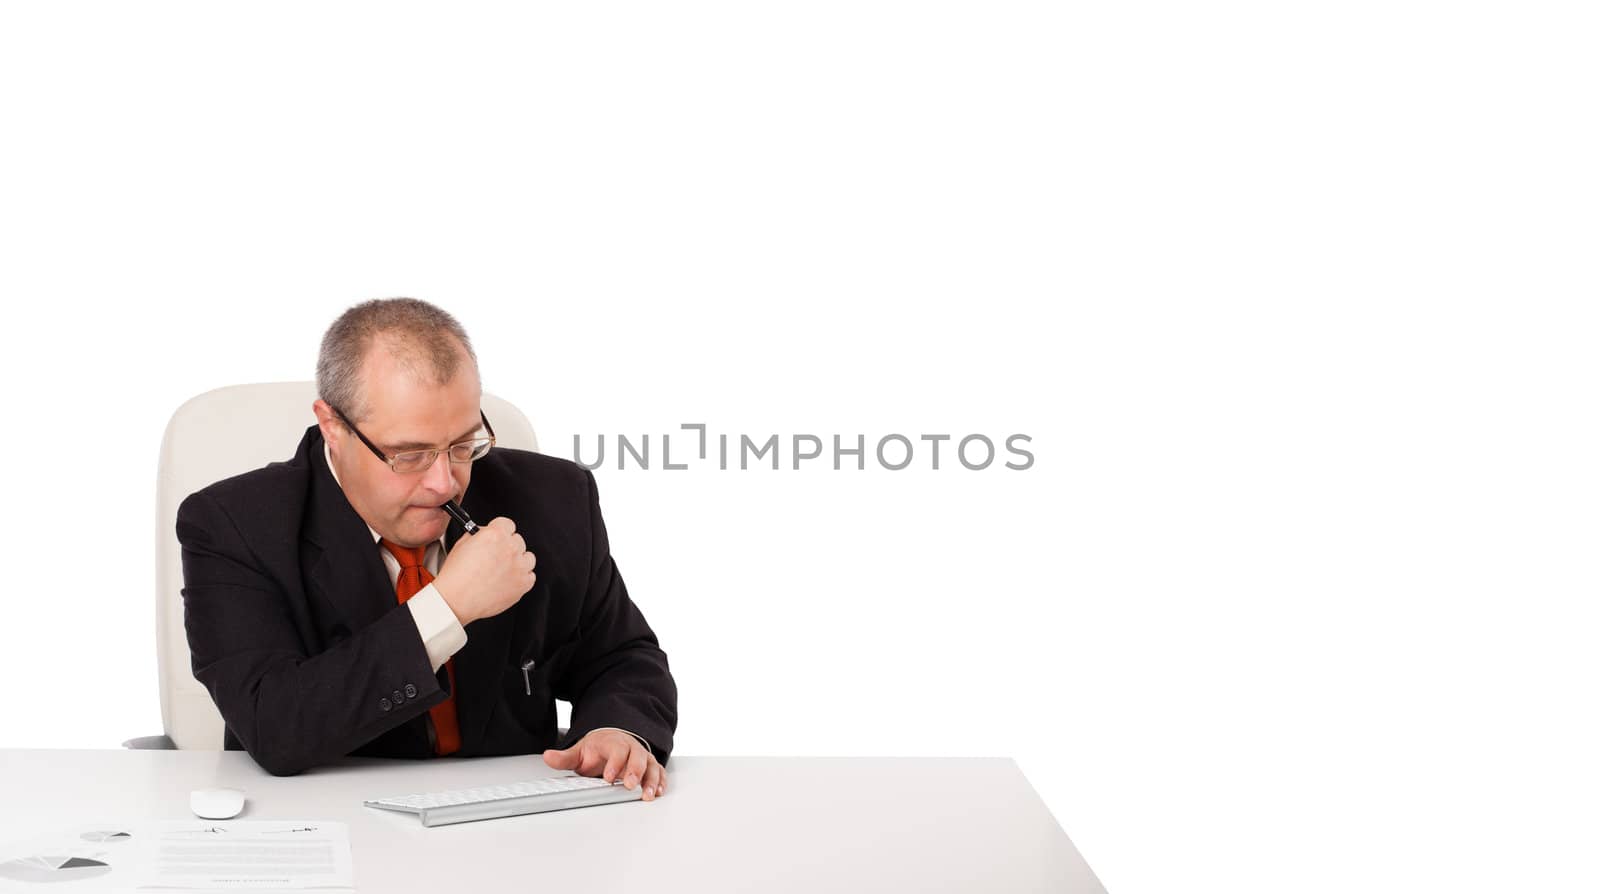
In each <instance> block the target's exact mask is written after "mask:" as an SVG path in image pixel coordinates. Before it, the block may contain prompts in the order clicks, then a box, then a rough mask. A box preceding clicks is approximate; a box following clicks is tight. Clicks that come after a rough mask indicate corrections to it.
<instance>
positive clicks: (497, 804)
mask: <svg viewBox="0 0 1600 894" xmlns="http://www.w3.org/2000/svg"><path fill="white" fill-rule="evenodd" d="M642 797H644V786H643V785H638V786H635V787H634V788H633V790H632V791H629V790H628V789H627V788H626V787H625V786H623V784H622V780H620V779H619V780H617V781H616V782H606V781H605V780H604V779H597V778H595V777H592V776H575V775H569V776H549V777H545V778H543V779H531V780H528V781H527V782H509V783H506V784H505V785H489V786H484V787H482V788H464V789H457V790H455V791H448V792H430V793H428V794H422V795H400V796H398V797H394V798H377V799H375V800H372V801H364V802H362V803H364V804H365V805H366V806H368V807H376V808H379V809H380V810H399V811H402V812H404V813H415V814H417V815H418V816H419V817H421V818H422V824H423V825H424V826H445V825H449V824H450V823H465V822H471V821H472V820H484V819H496V818H498V817H502V816H521V815H522V814H525V813H544V812H545V811H548V810H567V809H569V808H573V807H593V806H595V805H597V804H616V803H619V802H621V801H637V800H639V799H640V798H642Z"/></svg>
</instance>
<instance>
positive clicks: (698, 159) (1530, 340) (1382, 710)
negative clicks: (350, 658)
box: [0, 2, 1600, 892]
mask: <svg viewBox="0 0 1600 894" xmlns="http://www.w3.org/2000/svg"><path fill="white" fill-rule="evenodd" d="M1582 7H1583V5H1582V4H1568V5H1560V4H1538V3H1518V4H1510V3H1499V4H1495V3H1480V4H1444V3H1436V4H1423V3H1404V2H1402V3H1395V2H1385V3H1341V4H1317V5H1313V4H1272V3H1254V4H1251V3H1218V4H1180V3H1167V4H1153V3H1119V4H1091V5H1082V6H1067V5H1027V4H1006V3H988V4H977V3H971V4H953V3H927V4H906V5H891V4H882V3H807V4H792V5H789V6H786V7H775V6H752V5H747V4H737V3H727V4H720V5H717V4H659V5H640V6H619V5H610V4H584V5H582V7H581V9H580V10H573V9H565V10H542V11H539V12H536V13H535V12H529V11H519V10H510V9H489V8H483V7H474V8H465V9H464V8H461V7H459V6H450V7H446V6H444V5H420V4H396V3H386V4H382V5H371V6H348V5H341V6H338V7H332V5H324V4H303V5H302V4H277V5H274V6H273V7H271V8H270V9H269V8H266V7H259V8H253V9H245V8H241V7H235V6H224V5H220V4H216V5H213V4H195V5H176V4H116V5H105V6H87V5H79V4H51V5H48V6H46V5H43V4H41V5H40V7H39V8H37V9H33V10H27V9H17V8H14V7H12V8H8V9H7V11H6V12H5V13H4V14H0V77H3V91H0V128H3V131H0V136H3V139H0V252H3V256H0V296H3V297H4V299H5V308H6V327H5V332H6V340H5V347H6V350H5V351H4V354H3V357H0V365H3V372H4V375H5V381H6V382H7V391H6V395H7V404H8V405H7V406H6V408H5V414H4V415H5V434H6V438H5V443H6V445H7V458H6V464H5V467H4V468H5V471H4V476H3V480H4V485H5V487H4V490H3V492H4V494H5V496H6V497H8V498H9V503H10V506H11V510H12V511H11V512H10V513H9V514H8V515H7V520H6V522H5V526H4V529H3V533H4V535H5V538H6V543H8V544H9V545H10V549H9V550H8V554H9V556H10V557H11V561H10V568H9V574H8V579H7V586H6V596H5V597H4V600H5V601H4V610H5V621H4V628H3V630H4V638H5V642H4V646H5V649H6V657H7V663H8V665H9V667H8V673H7V674H6V678H7V680H8V681H9V685H8V686H7V687H6V692H5V696H4V702H5V705H4V708H3V710H0V718H3V719H0V724H3V726H0V746H8V747H14V746H50V747H94V748H103V747H114V746H115V745H116V744H117V743H118V742H119V741H120V740H122V739H123V738H126V737H129V736H134V735H141V734H150V733H155V732H158V731H159V725H160V720H159V713H158V703H157V695H156V685H155V655H154V650H153V626H154V624H153V610H152V605H153V599H152V593H151V581H152V580H153V577H154V569H153V562H152V549H151V546H152V543H153V542H154V536H155V528H154V525H155V524H156V519H154V518H153V515H154V513H153V494H154V469H155V460H156V455H157V449H158V446H159V442H160V438H161V433H162V430H163V427H164V425H165V423H166V420H167V418H168V416H169V415H170V414H171V412H172V411H173V410H174V409H175V408H176V407H177V406H178V405H179V404H180V403H181V402H182V401H184V400H185V399H187V398H188V397H190V396H192V395H194V394H197V393H199V392H202V391H205V390H208V389H211V388H214V387H218V386H222V385H226V384H232V383H237V382H250V381H274V380H286V379H306V378H310V376H311V373H312V369H313V362H314V357H315V351H316V346H317V340H318V338H319V336H320V334H321V331H322V329H323V328H324V327H325V326H326V325H327V324H328V323H329V322H330V321H331V320H332V319H333V317H334V316H336V315H337V314H338V313H339V312H340V311H341V310H342V309H343V308H344V307H346V306H348V305H349V304H352V303H355V302H356V301H358V300H361V299H364V298H369V297H378V296H391V295H412V296H417V297H422V298H426V299H429V300H432V301H434V302H436V303H439V304H440V305H442V306H444V307H446V308H447V309H449V310H451V311H452V312H454V313H455V314H456V315H457V316H458V317H459V318H460V319H461V320H462V322H463V323H464V324H465V325H466V326H467V328H468V329H469V331H470V332H471V333H472V335H473V337H474V339H475V341H476V345H477V349H478V353H479V355H480V357H481V358H482V369H483V380H484V384H485V387H486V388H487V389H488V390H490V391H493V392H495V393H497V394H500V395H502V396H504V397H507V398H509V399H511V400H513V401H514V402H516V403H518V404H519V405H520V406H522V407H523V408H525V409H526V411H527V412H528V414H529V416H530V417H531V418H532V419H533V421H534V423H535V425H536V427H537V428H538V430H539V431H540V433H541V436H542V437H543V438H544V439H545V445H546V450H547V452H551V453H556V454H558V455H563V456H569V457H570V456H571V442H572V438H573V436H574V435H575V434H577V435H582V436H583V437H585V438H586V439H590V440H589V441H588V443H591V444H592V439H593V437H594V436H596V435H598V434H600V433H605V434H607V435H608V436H610V437H614V436H615V434H616V433H619V432H622V433H628V434H630V435H637V434H642V433H655V436H656V437H657V438H658V437H659V435H660V433H663V432H667V431H673V430H676V428H677V426H678V425H679V424H680V423H685V422H704V423H707V424H708V425H710V426H711V427H712V430H713V431H714V432H715V431H721V432H734V433H749V434H752V435H754V436H758V437H760V438H765V436H767V435H769V434H773V433H778V434H781V435H785V436H787V435H788V434H790V433H794V432H807V433H816V434H820V435H822V436H824V437H827V436H830V435H832V434H841V435H844V436H847V437H849V438H853V436H854V435H856V434H864V435H867V436H868V438H869V439H872V438H876V437H879V436H881V435H884V434H889V433H904V434H907V435H909V436H911V437H913V438H915V437H916V436H917V435H919V434H922V433H949V434H953V435H956V436H957V437H960V436H962V435H966V434H973V433H980V434H986V435H989V436H990V437H994V438H996V439H1001V438H1004V437H1005V436H1007V435H1009V434H1013V433H1019V432H1020V433H1026V434H1028V435H1030V436H1032V438H1033V442H1032V444H1031V449H1032V450H1033V452H1034V454H1035V456H1036V463H1035V465H1034V467H1033V468H1032V469H1030V470H1027V471H1025V472H1015V471H1010V470H1005V469H1002V468H999V467H998V464H997V466H996V467H995V468H991V469H988V470H985V471H982V472H969V471H966V470H965V469H962V468H960V467H959V466H958V465H956V464H954V463H951V462H949V461H948V458H947V459H946V461H945V462H944V463H942V465H943V468H941V470H940V471H937V472H934V471H931V470H929V469H928V468H927V465H926V464H925V463H923V462H918V463H914V464H913V468H912V469H908V470H906V471H903V472H888V471H884V470H882V469H876V468H874V469H869V470H868V471H866V472H856V471H841V472H834V471H832V469H831V465H830V464H828V463H826V462H819V463H815V464H813V465H814V466H815V467H816V468H812V469H805V470H802V471H799V472H794V471H783V472H772V471H770V470H767V471H749V472H737V471H731V470H730V471H726V472H721V471H716V470H715V469H707V468H704V467H701V468H696V469H694V470H691V471H687V472H663V471H659V470H651V471H649V472H640V471H637V470H631V469H630V470H627V471H617V470H616V469H615V468H614V466H613V467H611V468H608V469H603V470H601V471H599V472H598V473H597V474H598V476H599V480H600V484H601V494H602V500H603V502H602V505H603V507H604V509H605V511H606V515H607V519H608V521H609V524H610V529H611V534H612V538H613V544H614V547H615V550H616V555H617V557H618V560H619V563H620V568H621V569H622V570H623V572H624V574H625V575H626V578H627V581H628V583H629V585H630V590H631V592H632V594H633V596H634V598H635V599H636V601H637V602H638V603H639V604H640V605H641V606H642V608H643V609H644V611H645V612H646V613H647V615H648V617H649V619H650V621H651V622H652V624H653V625H654V626H655V628H656V630H657V632H658V633H659V635H660V637H661V640H662V642H663V644H664V646H665V647H666V649H667V650H668V653H669V655H670V658H671V662H672V667H673V670H674V673H675V675H676V677H677V681H678V685H679V687H680V689H681V692H682V703H681V710H682V723H681V727H680V730H679V736H678V752H679V753H682V754H758V753H760V754H889V755H901V754H930V755H1009V756H1013V757H1015V758H1016V759H1017V760H1018V761H1019V763H1020V765H1021V766H1022V768H1023V770H1024V771H1025V772H1026V774H1027V776H1028V778H1029V779H1030V780H1031V781H1032V783H1033V784H1034V785H1035V786H1036V787H1037V789H1038V791H1039V793H1040V795H1041V796H1042V797H1043V798H1044V800H1045V801H1046V803H1047V804H1048V805H1049V806H1050V808H1051V810H1052V812H1053V813H1054V814H1055V816H1056V817H1057V819H1058V820H1059V821H1060V823H1061V825H1062V826H1063V828H1064V829H1065V830H1066V831H1067V833H1068V834H1069V835H1070V836H1071V838H1072V840H1073V841H1074V842H1075V843H1076V844H1077V845H1078V847H1079V848H1080V850H1081V851H1082V852H1083V853H1084V855H1085V856H1086V858H1087V859H1088V860H1089V862H1090V864H1091V865H1092V866H1093V867H1094V868H1095V870H1096V871H1097V872H1098V873H1099V874H1100V876H1101V877H1102V879H1103V880H1104V881H1105V883H1106V884H1107V886H1108V887H1109V888H1110V889H1111V890H1113V891H1116V892H1145V891H1149V892H1165V891H1183V890H1224V889H1226V890H1230V891H1272V892H1280V891H1344V890H1356V889H1359V890H1377V891H1414V890H1452V891H1461V890H1483V891H1503V890H1529V891H1579V890H1590V891H1592V890H1594V889H1595V888H1596V885H1597V884H1600V872H1597V870H1596V868H1595V866H1594V862H1593V859H1592V856H1593V854H1594V852H1595V841H1596V833H1597V831H1600V828H1597V826H1600V823H1597V820H1596V817H1597V816H1600V810H1597V807H1596V804H1597V796H1600V791H1597V790H1600V784H1597V783H1600V778H1597V777H1600V773H1597V770H1596V762H1595V755H1596V753H1597V747H1600V736H1597V731H1596V720H1595V704H1596V700H1595V695H1594V693H1595V686H1594V681H1595V679H1596V671H1597V669H1600V668H1597V667H1596V665H1597V660H1596V650H1595V647H1594V640H1595V632H1596V625H1595V622H1596V612H1595V610H1594V608H1593V603H1594V599H1595V596H1596V562H1595V558H1596V551H1595V544H1596V542H1597V541H1596V538H1597V535H1600V499H1597V498H1600V493H1597V491H1600V475H1597V472H1596V468H1597V466H1596V457H1597V456H1600V453H1597V447H1600V443H1597V441H1600V424H1597V421H1596V420H1597V414H1596V410H1595V403H1596V388H1595V385H1596V382H1597V381H1600V380H1597V373H1600V370H1597V365H1600V364H1597V360H1596V351H1595V345H1596V343H1597V336H1600V332H1597V327H1596V325H1595V314H1594V304H1595V300H1596V285H1597V276H1596V253H1595V248H1596V244H1597V241H1596V240H1597V236H1600V233H1597V229H1600V227H1597V225H1596V220H1597V210H1596V209H1597V207H1600V202H1597V200H1600V195H1597V193H1600V190H1597V188H1596V187H1597V174H1596V170H1597V164H1596V159H1597V158H1600V145H1597V142H1600V140H1597V131H1596V114H1595V111H1596V95H1595V93H1596V91H1595V87H1596V84H1597V83H1600V72H1597V70H1596V69H1597V67H1600V66H1597V64H1596V54H1595V52H1594V46H1595V40H1596V37H1597V34H1596V29H1595V27H1594V26H1595V22H1594V21H1593V20H1592V19H1590V18H1588V17H1587V16H1586V15H1584V14H1583V13H1584V12H1585V11H1584V10H1583V9H1582ZM307 423H308V424H309V423H310V414H309V409H308V412H307ZM295 440H296V438H295V436H294V435H293V434H291V435H289V436H287V437H286V438H285V440H284V445H283V447H284V458H287V457H288V456H289V454H290V453H291V452H292V450H293V447H294V444H295ZM652 440H655V438H652ZM161 521H162V523H163V524H170V520H165V519H163V520H161ZM938 782H939V780H937V779H929V780H928V784H929V785H937V784H938ZM752 790H753V791H754V792H760V787H759V780H754V781H752ZM763 796H767V797H774V798H781V797H783V793H782V792H770V793H763Z"/></svg>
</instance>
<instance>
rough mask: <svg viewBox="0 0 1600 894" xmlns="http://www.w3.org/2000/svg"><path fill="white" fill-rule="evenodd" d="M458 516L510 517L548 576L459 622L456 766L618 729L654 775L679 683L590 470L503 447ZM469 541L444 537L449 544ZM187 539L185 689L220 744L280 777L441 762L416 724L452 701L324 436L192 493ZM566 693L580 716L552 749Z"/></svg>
mask: <svg viewBox="0 0 1600 894" xmlns="http://www.w3.org/2000/svg"><path fill="white" fill-rule="evenodd" d="M462 508H463V509H465V510H466V511H467V513H468V514H469V515H471V516H472V517H473V518H474V519H475V520H476V521H477V522H478V523H479V524H487V523H488V522H489V520H490V519H493V518H495V517H496V516H501V515H503V516H506V517H508V518H510V519H511V520H512V521H514V522H516V525H517V533H519V534H521V535H522V536H523V538H524V539H525V540H526V541H527V544H528V549H530V550H532V551H533V553H534V554H535V555H536V556H538V559H539V566H538V568H537V572H538V574H537V578H536V580H535V582H534V585H533V589H531V590H529V591H528V592H527V593H526V594H524V595H523V597H522V599H521V600H520V601H519V602H517V604H516V605H514V606H512V607H511V608H510V609H507V610H506V611H505V612H502V613H501V614H499V615H496V616H495V617H492V618H484V619H482V620H478V621H474V622H473V623H471V624H469V625H467V628H466V630H467V644H466V646H464V647H463V648H462V649H461V651H459V652H457V653H456V654H455V657H454V661H455V672H456V685H457V687H458V688H459V690H460V691H459V692H458V693H457V696H456V711H457V717H458V721H459V723H460V728H461V750H460V752H459V754H460V755H461V756H473V755H492V754H529V753H533V752H539V751H543V750H545V749H547V748H565V747H568V746H569V745H571V744H572V743H573V742H576V741H577V740H578V739H579V738H581V737H582V736H583V735H584V734H585V733H587V732H589V731H590V730H593V729H596V728H599V727H606V726H615V727H620V728H622V729H625V730H629V731H631V732H635V733H638V734H639V735H640V736H643V737H644V738H645V739H646V740H647V741H649V743H650V746H651V748H652V749H654V752H655V755H656V757H657V758H658V759H660V760H661V762H662V763H663V764H665V763H666V762H667V759H668V757H669V756H670V754H671V750H672V735H673V732H674V730H676V729H677V722H678V708H677V702H678V693H677V686H676V684H675V683H674V682H673V679H672V674H671V671H670V670H669V669H668V667H667V656H666V653H665V652H663V651H662V650H661V648H660V646H659V644H658V643H657V642H656V636H655V634H654V633H653V632H652V631H651V629H650V626H649V624H647V623H646V622H645V619H644V615H642V614H641V613H640V612H639V609H638V608H637V607H636V606H635V605H634V604H633V601H632V600H631V599H629V598H628V591H627V589H626V588H625V587H624V586H623V583H622V576H621V574H619V573H618V571H617V567H616V564H615V563H614V562H613V561H612V559H611V552H610V548H609V545H608V543H607V540H606V529H605V524H604V523H603V522H602V521H601V519H600V503H599V498H598V496H597V494H596V490H595V481H594V475H593V474H591V473H590V472H589V471H587V470H586V469H584V468H582V467H581V466H578V465H576V464H574V463H571V462H568V461H566V460H562V459H557V458H554V457H549V456H543V455H541V454H536V453H529V452H527V451H524V450H512V449H507V448H502V447H497V448H495V449H494V450H492V451H490V453H489V455H488V456H486V457H484V458H483V459H481V460H478V462H477V463H476V464H474V465H473V469H472V481H471V484H470V486H469V487H468V488H467V494H466V497H465V499H464V500H463V501H462ZM461 536H462V534H461V532H460V526H459V525H456V524H454V523H452V524H451V525H450V530H449V533H448V534H446V538H445V543H446V546H447V547H449V546H454V544H455V542H456V540H457V539H459V538H460V537H461ZM178 541H179V543H180V544H182V546H183V580H184V588H183V605H184V625H185V627H186V629H187V631H188V637H189V650H190V652H191V654H192V657H193V668H194V675H195V678H196V679H198V680H199V681H200V682H201V683H203V684H205V686H206V688H207V689H208V690H210V692H211V697H212V699H213V700H215V701H216V703H217V708H218V709H219V710H220V711H221V712H222V718H223V720H224V721H226V723H227V733H226V737H225V744H226V747H229V748H238V747H240V746H241V745H242V746H243V748H244V749H245V750H247V751H249V752H250V755H251V757H254V758H255V759H256V762H257V763H259V764H260V765H261V766H262V767H263V768H265V769H266V770H267V771H268V772H271V773H273V774H275V775H285V774H291V773H298V772H300V771H301V770H304V769H306V768H308V767H313V766H316V765H318V764H324V763H328V762H331V761H334V760H336V759H338V758H339V757H341V756H343V755H347V754H360V755H377V756H386V757H416V758H422V757H431V756H432V754H433V752H432V749H431V747H430V745H429V735H430V733H431V729H430V727H429V724H428V721H427V711H428V708H429V707H431V706H433V705H436V704H438V703H439V702H442V701H444V700H445V698H446V697H447V696H448V691H449V689H448V687H449V679H448V676H447V675H446V673H445V669H444V668H443V667H441V668H440V669H439V672H438V673H437V674H435V673H434V671H433V669H432V667H431V666H430V665H429V662H428V656H427V651H426V650H425V649H424V647H423V644H422V638H421V636H420V635H419V634H418V633H417V627H416V624H415V623H414V622H413V621H412V620H411V612H410V609H408V608H406V607H405V606H403V605H401V604H399V602H398V601H397V600H396V598H395V591H394V586H393V585H392V584H390V582H389V578H388V573H387V572H386V571H385V570H384V567H383V560H382V558H381V557H380V556H379V553H378V550H379V549H380V547H378V546H377V545H375V544H374V543H373V540H372V535H371V533H369V532H368V530H367V526H366V523H365V522H364V521H362V519H361V516H360V515H358V514H356V511H355V509H354V508H352V507H351V505H350V503H349V501H348V500H347V499H346V498H345V496H344V492H343V491H342V490H341V489H340V488H339V485H338V483H337V482H336V481H334V479H333V473H331V472H330V471H329V470H328V464H327V460H326V458H325V457H324V456H323V450H322V433H321V430H320V429H318V427H317V426H315V425H313V426H311V427H310V428H308V429H306V433H305V437H304V438H302V439H301V441H300V447H299V449H298V450H297V451H296V452H295V455H294V458H293V459H291V460H289V461H288V462H277V463H272V464H270V465H267V466H266V467H264V468H261V469H257V470H255V471H253V472H248V473H246V474H243V475H238V476H235V477H233V478H228V479H226V480H223V481H219V482H217V483H216V484H213V485H211V486H210V487H207V488H205V489H204V490H201V491H198V492H196V493H194V494H191V495H190V496H189V497H188V498H187V499H185V500H184V501H183V505H181V506H180V507H178ZM530 659H531V660H533V662H534V669H533V670H532V671H531V672H530V674H529V682H531V684H532V690H533V693H532V695H529V694H528V692H527V686H528V683H525V682H524V679H523V672H522V666H523V664H524V663H525V662H527V661H528V660H530ZM557 698H559V699H562V700H564V701H570V702H571V703H572V705H573V711H572V726H571V729H570V730H569V732H568V734H567V735H566V736H565V737H560V738H558V734H557V730H556V714H555V699H557Z"/></svg>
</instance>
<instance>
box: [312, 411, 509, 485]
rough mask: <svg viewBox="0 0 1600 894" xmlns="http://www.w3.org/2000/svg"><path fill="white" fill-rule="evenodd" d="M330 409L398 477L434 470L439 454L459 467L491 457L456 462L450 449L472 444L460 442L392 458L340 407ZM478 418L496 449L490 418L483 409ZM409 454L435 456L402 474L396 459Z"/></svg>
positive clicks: (485, 453)
mask: <svg viewBox="0 0 1600 894" xmlns="http://www.w3.org/2000/svg"><path fill="white" fill-rule="evenodd" d="M328 409H330V410H332V411H333V414H334V415H335V416H338V417H339V421H340V422H343V423H344V425H345V428H348V429H350V430H351V431H353V432H355V435H356V437H358V438H360V439H361V443H363V444H365V445H367V449H368V450H371V451H372V453H373V455H374V456H376V457H377V458H378V459H381V460H383V461H384V462H385V463H387V464H388V466H389V471H391V472H393V473H395V474H396V475H418V474H421V473H422V472H426V471H427V470H429V469H431V468H433V464H434V463H435V462H436V461H438V459H439V454H441V453H443V454H444V458H445V461H446V462H452V463H455V464H456V465H458V466H459V465H468V464H471V463H475V462H477V461H478V459H483V456H488V455H489V451H488V450H486V451H484V454H483V456H480V457H478V459H469V460H464V461H461V462H456V460H454V459H452V458H451V456H450V448H452V447H457V446H460V444H467V443H471V442H469V441H460V442H458V443H456V444H449V445H446V447H445V448H444V449H443V450H439V449H437V448H429V449H427V450H405V451H402V452H400V453H396V454H395V455H394V456H390V455H388V454H387V453H384V452H383V451H382V450H380V449H378V445H377V444H374V443H372V442H371V441H369V440H367V436H366V435H364V434H362V433H361V429H359V428H356V424H355V423H354V422H351V421H350V417H348V416H346V415H345V414H344V411H343V410H341V409H339V408H338V407H336V406H334V405H333V404H328ZM478 418H479V419H481V420H483V427H484V429H486V430H487V431H488V432H489V449H490V450H493V449H494V445H495V437H494V426H492V425H490V424H489V417H488V416H487V415H485V414H484V412H483V408H482V407H479V408H478ZM472 440H473V441H481V440H483V439H482V438H473V439H472ZM408 453H432V454H433V456H431V457H429V458H428V462H427V463H425V464H424V465H423V466H422V468H420V469H418V470H417V471H415V472H402V471H400V470H399V469H396V468H395V467H394V461H395V459H397V458H398V457H402V456H405V455H406V454H408Z"/></svg>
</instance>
